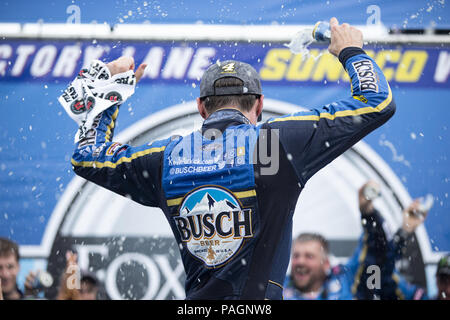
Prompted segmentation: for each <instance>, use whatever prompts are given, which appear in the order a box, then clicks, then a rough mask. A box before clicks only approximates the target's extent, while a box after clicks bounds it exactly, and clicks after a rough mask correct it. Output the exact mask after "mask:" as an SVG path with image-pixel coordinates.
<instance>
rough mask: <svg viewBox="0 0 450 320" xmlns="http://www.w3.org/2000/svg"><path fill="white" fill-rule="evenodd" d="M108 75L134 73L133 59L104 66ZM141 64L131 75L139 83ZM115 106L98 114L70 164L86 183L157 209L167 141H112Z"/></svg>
mask: <svg viewBox="0 0 450 320" xmlns="http://www.w3.org/2000/svg"><path fill="white" fill-rule="evenodd" d="M107 66H108V68H109V70H110V73H111V75H114V74H119V73H122V72H126V71H128V70H134V60H133V58H129V57H121V58H119V59H117V60H115V61H113V62H110V63H108V64H107ZM144 69H145V65H141V66H139V68H138V69H137V70H136V72H135V76H136V81H139V79H140V77H141V76H142V74H143V72H144ZM119 107H120V105H119V104H115V105H113V106H111V107H110V108H108V109H107V110H105V111H103V112H102V113H100V114H99V115H98V116H97V117H96V118H95V119H94V121H93V124H92V126H91V127H90V128H88V130H87V132H86V134H85V135H84V137H83V138H82V139H81V140H80V141H79V142H78V143H77V145H76V149H75V152H74V154H73V156H72V160H71V163H72V165H73V169H74V171H75V173H76V174H77V175H79V176H81V177H83V178H85V179H87V180H89V181H92V182H94V183H96V184H98V185H100V186H102V187H105V188H107V189H109V190H111V191H113V192H116V193H118V194H120V195H123V196H126V197H128V198H130V199H132V200H134V201H136V202H138V203H141V204H143V205H147V206H159V199H158V195H159V191H160V183H159V181H160V163H161V161H160V160H161V156H162V154H163V152H164V149H165V145H166V143H167V142H168V141H167V140H163V141H157V142H155V143H153V144H145V145H142V146H139V147H132V146H130V145H127V144H120V143H116V142H112V138H113V134H114V128H115V123H116V119H117V116H118V114H119Z"/></svg>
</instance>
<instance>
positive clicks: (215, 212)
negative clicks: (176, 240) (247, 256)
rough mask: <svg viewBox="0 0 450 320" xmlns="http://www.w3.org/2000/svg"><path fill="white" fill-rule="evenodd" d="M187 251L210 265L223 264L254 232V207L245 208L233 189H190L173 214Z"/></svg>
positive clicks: (205, 187) (210, 187) (213, 187)
mask: <svg viewBox="0 0 450 320" xmlns="http://www.w3.org/2000/svg"><path fill="white" fill-rule="evenodd" d="M174 219H175V224H176V226H177V229H178V231H179V234H180V237H181V240H182V241H183V242H184V243H185V244H186V248H187V249H188V251H189V252H190V253H191V254H192V255H193V256H194V257H196V258H198V259H200V260H201V261H203V263H204V264H205V265H206V266H207V267H220V266H221V265H223V264H225V263H226V262H227V261H229V260H230V259H231V258H232V257H233V256H234V255H235V254H236V253H237V252H238V251H239V249H240V248H241V246H242V244H243V241H244V238H249V237H252V236H253V231H252V210H251V209H243V208H242V207H241V204H240V202H239V200H238V199H237V198H236V197H235V196H234V195H233V193H232V192H231V191H229V190H227V189H225V188H222V187H218V186H204V187H201V188H199V189H196V190H194V191H193V192H191V193H189V194H188V195H187V196H186V197H185V198H184V199H183V201H182V203H181V205H180V208H179V215H178V216H176V217H174Z"/></svg>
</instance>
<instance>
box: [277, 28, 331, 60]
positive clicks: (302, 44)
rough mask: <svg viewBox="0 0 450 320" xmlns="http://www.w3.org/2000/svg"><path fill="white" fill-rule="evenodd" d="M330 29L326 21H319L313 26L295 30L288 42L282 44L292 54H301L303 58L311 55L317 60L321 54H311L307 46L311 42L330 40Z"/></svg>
mask: <svg viewBox="0 0 450 320" xmlns="http://www.w3.org/2000/svg"><path fill="white" fill-rule="evenodd" d="M330 39H331V31H330V25H329V23H328V22H324V21H319V22H317V23H316V24H315V26H314V27H313V28H304V29H302V30H300V31H299V32H297V33H296V34H295V35H294V37H293V38H292V40H291V42H290V43H289V44H284V45H285V46H286V47H288V48H289V50H290V51H291V52H292V53H293V54H301V55H302V57H303V58H309V57H313V58H314V60H317V59H318V58H319V57H320V56H321V55H322V53H321V54H319V55H318V56H317V57H314V56H312V55H311V53H310V51H309V49H308V47H309V45H310V44H311V43H313V42H314V40H315V41H317V42H330Z"/></svg>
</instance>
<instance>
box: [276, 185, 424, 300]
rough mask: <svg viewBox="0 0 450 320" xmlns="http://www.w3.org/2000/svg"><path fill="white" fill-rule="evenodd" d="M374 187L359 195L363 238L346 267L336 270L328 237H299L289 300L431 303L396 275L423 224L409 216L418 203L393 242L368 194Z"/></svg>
mask: <svg viewBox="0 0 450 320" xmlns="http://www.w3.org/2000/svg"><path fill="white" fill-rule="evenodd" d="M374 183H375V182H373V181H369V182H368V183H366V184H365V185H364V186H362V187H361V188H360V190H359V192H358V198H359V208H360V212H361V223H362V227H363V233H362V235H361V237H360V239H359V242H358V245H357V247H356V249H355V251H354V253H353V255H352V256H351V257H350V259H349V260H348V262H347V263H346V264H339V265H337V266H333V267H332V266H331V265H330V259H329V245H328V241H327V240H326V239H325V238H324V237H323V236H322V235H320V234H316V233H303V234H300V235H299V236H297V238H296V239H295V240H294V242H293V245H292V256H291V273H290V274H288V275H287V276H286V279H285V282H284V292H283V297H284V299H286V300H351V299H359V300H367V299H370V300H372V299H389V300H391V299H395V300H396V299H426V294H425V291H424V290H423V288H420V287H418V286H415V285H412V284H410V283H408V282H407V281H406V280H405V279H404V278H403V277H402V276H401V275H400V274H399V273H398V272H397V271H396V270H395V261H396V260H397V259H399V255H400V254H401V253H400V251H401V248H403V246H404V241H405V239H406V237H409V236H410V235H411V234H412V233H413V232H414V231H415V229H416V228H417V227H418V226H419V225H420V224H421V223H422V222H423V220H420V219H418V218H417V216H416V215H412V214H409V213H410V212H412V211H413V210H414V208H415V206H416V203H417V202H414V203H413V204H412V205H411V206H410V207H408V208H407V209H406V210H404V213H403V217H404V218H403V225H402V228H400V229H399V231H398V232H397V233H396V235H395V237H392V236H391V237H390V236H389V234H390V233H389V231H388V229H387V228H386V225H385V222H384V219H383V217H382V216H381V214H380V213H379V212H378V210H377V209H376V208H375V207H374V206H373V202H372V200H373V199H370V198H367V195H366V193H365V192H364V190H366V187H368V186H370V185H373V184H374ZM377 273H378V275H379V279H377V278H376V277H377V276H378V275H376V274H377Z"/></svg>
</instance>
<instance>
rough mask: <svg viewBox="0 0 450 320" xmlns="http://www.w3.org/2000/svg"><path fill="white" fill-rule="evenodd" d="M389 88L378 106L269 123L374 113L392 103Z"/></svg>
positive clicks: (286, 118)
mask: <svg viewBox="0 0 450 320" xmlns="http://www.w3.org/2000/svg"><path fill="white" fill-rule="evenodd" d="M388 88H389V94H388V96H387V98H386V99H385V100H383V102H381V103H380V104H379V105H377V106H376V107H364V108H359V109H356V110H342V111H336V112H335V113H334V114H331V113H328V112H324V113H320V115H318V116H316V115H307V116H290V117H285V118H277V119H274V120H272V121H269V123H272V122H281V121H307V120H310V121H319V120H320V119H321V118H325V119H329V120H334V119H336V118H340V117H348V116H359V115H362V114H367V113H372V112H380V111H382V110H383V109H384V108H386V106H387V105H388V104H389V103H391V101H392V91H391V88H390V87H389V85H388Z"/></svg>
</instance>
